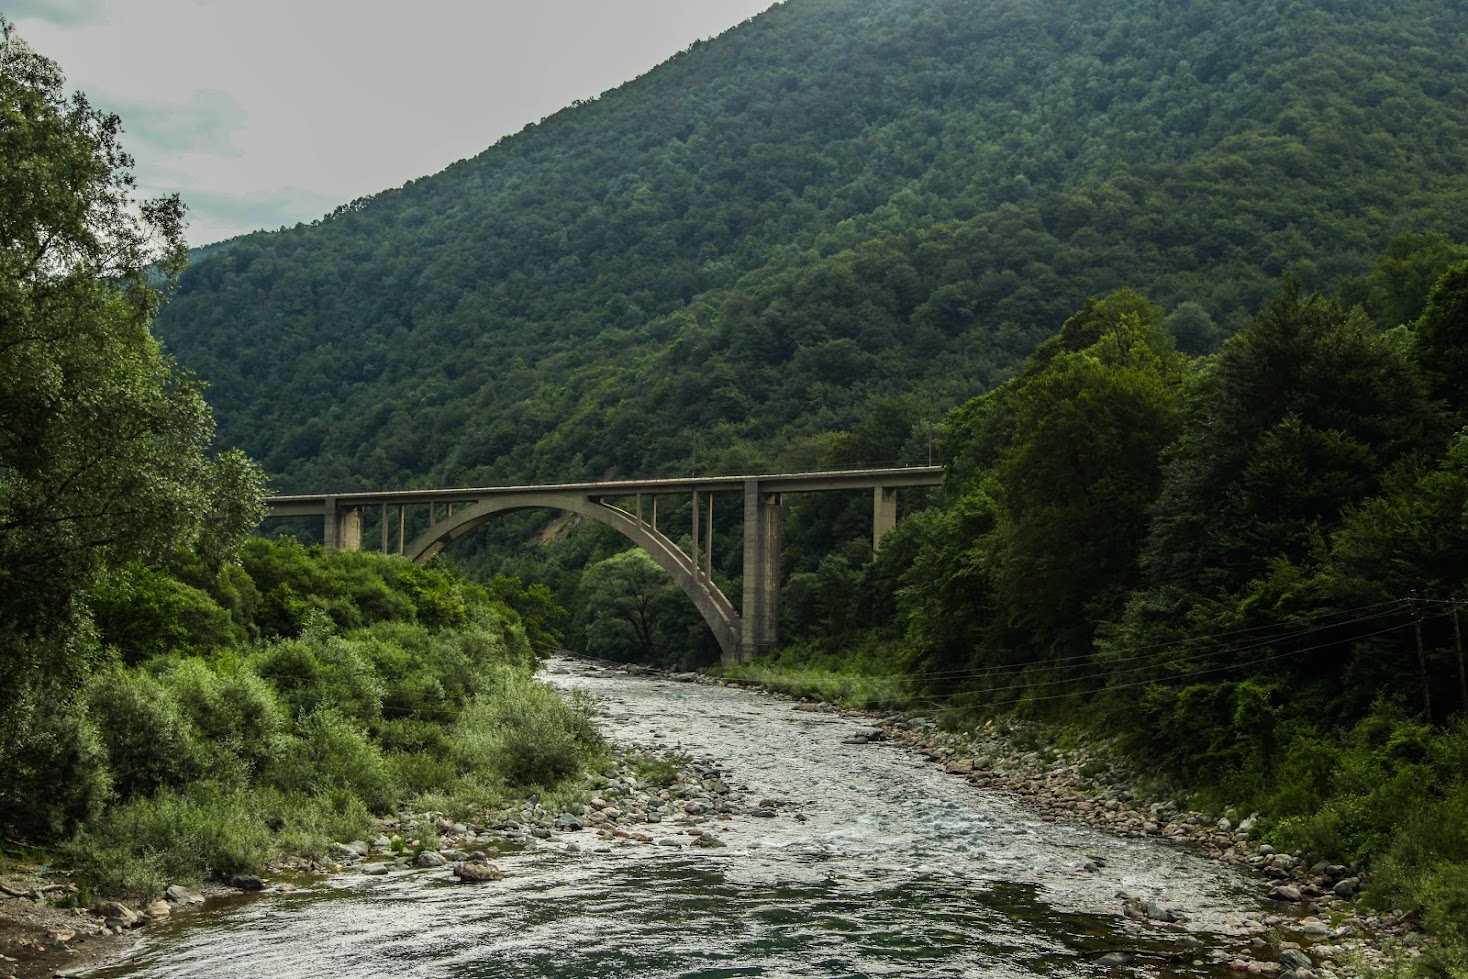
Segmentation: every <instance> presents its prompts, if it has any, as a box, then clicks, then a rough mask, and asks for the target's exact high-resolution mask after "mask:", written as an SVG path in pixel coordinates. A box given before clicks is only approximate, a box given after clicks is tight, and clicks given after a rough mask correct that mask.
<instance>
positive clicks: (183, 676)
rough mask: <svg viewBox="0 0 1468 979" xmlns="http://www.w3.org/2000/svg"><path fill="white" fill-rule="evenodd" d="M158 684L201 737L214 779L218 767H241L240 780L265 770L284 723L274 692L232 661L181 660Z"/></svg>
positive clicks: (284, 715) (284, 713) (258, 678)
mask: <svg viewBox="0 0 1468 979" xmlns="http://www.w3.org/2000/svg"><path fill="white" fill-rule="evenodd" d="M161 680H162V682H163V684H164V685H165V686H167V688H168V689H169V690H170V691H171V692H172V694H173V697H174V699H175V701H176V702H177V703H178V706H179V709H180V710H181V711H182V712H183V713H184V715H185V716H186V717H187V718H188V719H189V721H190V722H191V723H192V724H193V726H194V728H195V729H196V730H197V731H198V732H199V733H200V734H201V735H202V736H203V741H204V744H205V746H206V751H207V752H208V753H209V755H210V763H209V768H210V770H211V772H213V773H214V775H215V778H216V780H217V779H218V776H219V772H220V769H221V767H222V766H229V765H232V764H237V763H242V764H243V766H244V771H243V772H242V773H241V775H242V777H244V776H247V775H248V774H249V773H251V772H256V771H259V770H260V769H261V768H262V767H263V766H264V765H265V763H266V761H267V759H268V758H269V757H270V752H271V746H272V744H273V743H274V741H275V739H276V737H277V736H278V735H279V734H280V733H281V732H283V731H284V730H285V729H286V724H287V719H286V712H285V708H284V707H282V706H281V703H280V700H279V698H278V697H277V695H276V693H275V689H274V688H273V687H271V686H270V685H269V684H268V683H266V682H265V681H264V680H263V679H261V678H260V677H258V676H256V675H255V674H254V673H251V672H249V671H248V670H244V669H241V668H239V666H238V663H237V662H235V661H231V662H226V663H223V664H220V665H219V666H212V665H210V664H207V663H205V662H204V661H203V660H199V659H186V660H181V661H179V662H177V663H175V664H173V666H172V667H171V668H170V669H169V670H168V671H167V672H166V673H164V674H163V676H162V678H161Z"/></svg>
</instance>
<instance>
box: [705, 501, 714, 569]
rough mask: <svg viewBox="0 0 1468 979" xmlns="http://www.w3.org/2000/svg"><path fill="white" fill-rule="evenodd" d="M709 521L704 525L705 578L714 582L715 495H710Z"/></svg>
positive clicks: (707, 508)
mask: <svg viewBox="0 0 1468 979" xmlns="http://www.w3.org/2000/svg"><path fill="white" fill-rule="evenodd" d="M705 509H706V510H707V511H708V514H707V520H708V522H707V523H706V524H704V535H703V576H704V577H705V578H707V579H708V580H709V581H713V580H714V494H713V493H712V492H711V493H709V498H708V506H707V507H705Z"/></svg>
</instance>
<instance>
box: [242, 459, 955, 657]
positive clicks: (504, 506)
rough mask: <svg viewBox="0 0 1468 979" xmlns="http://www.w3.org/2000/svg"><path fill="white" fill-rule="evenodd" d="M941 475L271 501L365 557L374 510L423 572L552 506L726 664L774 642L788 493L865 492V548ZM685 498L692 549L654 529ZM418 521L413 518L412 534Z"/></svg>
mask: <svg viewBox="0 0 1468 979" xmlns="http://www.w3.org/2000/svg"><path fill="white" fill-rule="evenodd" d="M942 478H943V469H942V467H941V466H917V467H912V468H903V469H870V470H852V471H845V472H823V473H792V474H787V475H780V476H705V477H689V478H686V479H684V478H680V479H643V480H613V481H605V482H596V483H562V484H557V485H543V486H478V487H469V488H464V489H436V490H409V491H405V492H380V493H379V492H371V493H332V494H318V495H305V496H273V497H270V498H269V499H267V500H266V503H267V505H268V506H269V512H268V513H267V519H268V518H270V517H320V518H322V519H323V521H324V540H325V543H326V546H327V547H328V548H330V549H339V550H352V551H355V550H361V549H362V544H363V540H362V520H363V514H364V513H365V512H366V511H367V510H368V509H369V508H371V509H375V508H378V507H380V508H381V515H382V519H381V535H382V540H381V547H382V551H383V552H384V553H397V554H401V555H403V556H405V557H407V558H409V559H410V560H412V561H413V562H415V563H417V564H422V563H423V562H425V561H427V560H428V559H429V558H431V557H432V556H433V555H435V554H437V553H438V552H439V551H441V550H443V549H444V548H445V547H447V546H448V545H449V544H451V543H453V542H454V541H455V540H457V539H459V538H460V537H462V536H464V535H465V534H467V533H469V532H470V531H471V530H473V529H474V528H476V527H478V526H480V525H481V524H484V523H487V522H489V521H491V520H494V519H496V518H497V517H502V516H504V515H505V514H508V513H515V512H518V511H521V510H531V509H546V508H548V509H553V510H563V511H567V512H570V513H577V514H580V515H581V516H583V517H586V518H587V519H590V520H595V521H597V522H598V523H602V524H606V525H607V526H609V527H611V528H612V529H614V530H616V531H618V532H619V533H621V534H622V536H624V537H626V538H627V539H628V540H630V541H632V542H633V543H634V544H636V545H637V546H638V547H641V548H642V549H643V550H644V551H646V552H647V553H648V554H649V555H650V556H651V557H652V559H653V560H654V561H656V562H657V563H658V564H659V565H661V566H662V568H663V569H664V570H665V571H667V572H668V574H670V575H672V577H673V580H674V581H675V582H676V583H677V584H678V586H679V587H680V588H682V589H683V591H684V593H685V594H687V595H688V597H689V598H690V599H691V600H692V601H693V604H694V605H695V606H697V608H698V610H699V612H700V613H701V614H702V615H703V618H704V621H705V622H707V623H708V626H709V628H710V629H711V630H713V633H714V637H715V638H716V639H717V640H718V642H719V648H720V649H721V650H722V653H723V660H724V662H726V663H731V662H742V661H746V660H749V659H751V658H753V657H755V656H758V655H760V654H761V653H765V652H768V651H770V650H772V649H774V648H776V647H777V646H778V645H779V625H778V623H779V586H780V524H781V512H782V506H783V498H784V496H785V494H787V493H819V492H831V491H837V490H845V491H850V490H871V492H872V547H873V549H875V548H876V547H877V546H879V545H880V544H881V542H882V536H883V535H884V534H886V533H887V531H889V530H891V529H892V527H894V526H895V525H896V523H897V491H898V490H899V489H908V488H914V487H921V486H937V485H938V484H939V483H940V482H942ZM674 496H678V497H685V498H687V497H690V496H691V498H692V502H693V510H692V528H691V530H692V533H691V535H690V540H691V547H690V551H691V553H690V551H684V550H683V549H682V548H681V547H679V546H678V544H677V543H676V542H675V539H674V538H673V537H670V536H669V535H668V534H667V533H666V532H665V531H664V530H663V529H662V528H661V527H659V526H658V501H659V499H663V498H666V497H674ZM731 496H739V497H741V498H742V500H741V504H742V507H743V514H744V528H743V534H744V595H743V599H742V601H741V607H740V608H738V609H736V608H735V607H734V604H733V603H732V602H730V601H729V599H728V597H726V596H725V595H724V593H723V592H722V591H720V590H719V587H718V586H717V585H716V584H715V583H714V580H713V557H712V551H713V549H712V548H711V547H710V546H709V541H710V540H711V538H712V536H713V526H714V523H713V512H714V501H715V498H716V497H731ZM410 508H426V509H427V512H428V527H427V529H426V530H423V531H422V532H421V533H418V534H417V535H416V536H413V537H409V536H408V519H407V513H408V512H409V509H410ZM418 524H421V520H420V521H418V522H416V523H415V526H416V525H418Z"/></svg>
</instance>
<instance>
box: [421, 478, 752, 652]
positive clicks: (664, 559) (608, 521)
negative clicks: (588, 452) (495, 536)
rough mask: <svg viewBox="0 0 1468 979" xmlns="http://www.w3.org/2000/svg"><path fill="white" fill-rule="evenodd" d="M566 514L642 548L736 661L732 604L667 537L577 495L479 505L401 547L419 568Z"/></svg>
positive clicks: (738, 623)
mask: <svg viewBox="0 0 1468 979" xmlns="http://www.w3.org/2000/svg"><path fill="white" fill-rule="evenodd" d="M544 509H549V510H565V511H568V512H571V513H578V514H580V515H581V516H583V517H586V518H587V519H589V520H595V521H596V522H597V523H601V524H605V525H606V526H608V527H611V528H612V529H613V530H615V531H617V532H618V533H620V534H621V535H622V536H623V537H626V538H627V539H628V540H630V541H632V543H634V544H636V545H637V546H638V547H640V548H642V549H643V550H644V551H646V552H647V553H648V555H649V556H651V557H652V559H653V560H654V561H656V562H657V563H658V565H659V566H660V567H661V568H662V569H663V570H664V571H666V572H668V574H669V575H671V576H672V578H673V581H674V583H676V584H677V585H678V587H679V588H681V589H682V590H683V593H684V594H686V595H687V596H688V597H689V598H690V599H692V600H693V604H694V606H695V607H697V609H698V611H699V613H700V614H701V615H702V616H703V620H704V621H705V622H706V623H708V627H709V629H710V630H712V631H713V634H714V638H715V639H717V640H718V643H719V649H720V650H721V651H722V652H723V654H724V656H725V658H726V659H734V658H737V656H738V653H739V645H740V639H741V636H742V633H743V621H742V619H741V618H740V615H739V613H738V612H737V611H735V609H734V604H733V603H732V602H730V601H729V599H728V598H727V597H726V596H725V595H724V593H723V592H722V591H720V590H719V587H718V586H717V585H715V584H714V583H713V581H711V580H710V579H709V577H708V576H707V575H705V574H703V573H702V572H701V571H700V570H699V569H698V567H697V566H696V565H695V564H694V562H693V560H692V559H691V558H690V557H689V556H688V555H687V554H685V553H684V552H683V550H682V549H681V548H679V547H678V545H677V544H675V543H674V542H673V541H672V540H671V539H670V538H668V537H667V536H666V535H664V534H663V533H662V532H661V531H659V530H658V529H657V528H656V527H654V526H652V525H651V524H648V523H646V522H644V521H643V520H641V519H639V518H638V517H635V516H633V515H632V514H630V513H628V512H627V511H626V510H622V509H620V508H618V507H614V506H611V505H609V504H606V503H602V502H599V501H598V500H595V499H591V498H588V497H587V496H586V495H585V494H581V493H556V492H547V493H530V494H518V495H515V496H503V497H499V498H494V497H491V498H489V499H484V500H480V501H479V502H477V503H474V504H472V505H470V506H466V507H464V508H463V509H461V510H456V511H455V512H454V513H453V514H452V515H451V516H449V517H448V518H447V519H445V520H442V521H439V522H438V523H436V524H434V525H433V526H431V527H429V528H428V530H426V531H424V532H423V533H422V534H420V535H418V537H416V538H414V539H413V541H412V542H411V543H409V544H408V545H407V546H406V547H404V548H403V554H404V556H405V557H407V558H408V559H409V560H411V561H412V562H413V563H414V564H422V563H424V562H425V561H427V560H428V559H429V558H431V557H433V556H434V555H435V554H437V553H438V552H440V551H442V550H443V549H444V548H445V547H447V546H448V545H449V544H451V543H453V542H454V541H455V540H457V539H459V538H460V537H462V536H464V535H465V534H467V533H469V532H470V531H471V530H473V529H475V528H476V527H479V526H480V525H482V524H485V523H488V522H489V521H491V520H494V519H497V518H499V517H502V516H505V515H506V514H509V513H516V512H518V511H520V510H544Z"/></svg>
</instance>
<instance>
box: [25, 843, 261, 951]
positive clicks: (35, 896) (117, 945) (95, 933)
mask: <svg viewBox="0 0 1468 979" xmlns="http://www.w3.org/2000/svg"><path fill="white" fill-rule="evenodd" d="M257 879H258V878H257ZM233 892H235V889H234V888H233V887H230V886H229V885H228V884H226V883H224V882H211V883H210V884H208V885H205V886H204V887H203V888H200V889H194V888H185V887H179V886H174V887H170V888H168V891H167V893H166V894H165V895H164V896H163V897H162V898H160V899H158V900H157V901H153V902H151V903H149V904H147V905H146V906H129V905H127V904H124V903H122V902H120V901H97V902H94V903H93V904H91V905H90V906H80V905H77V904H76V901H77V895H78V888H77V886H76V885H75V884H74V883H72V882H71V880H70V874H69V872H67V871H65V870H58V869H53V868H51V867H49V866H45V865H41V864H35V863H23V862H20V861H14V862H11V863H10V864H9V865H7V868H6V870H5V872H4V873H3V874H0V979H51V977H53V976H74V975H80V974H82V973H83V972H85V971H87V970H88V969H91V968H93V967H95V966H96V965H98V964H100V963H102V962H105V961H107V960H109V959H114V958H117V957H118V956H120V955H122V954H124V953H125V952H126V950H127V948H128V944H129V943H128V940H127V937H126V936H127V935H129V933H131V932H132V931H133V930H134V929H136V928H141V927H142V926H144V925H147V924H150V923H152V922H155V921H161V920H164V919H166V918H169V917H171V916H172V915H173V914H174V913H176V912H178V911H181V910H183V909H185V908H190V907H196V906H199V905H202V904H203V903H204V902H205V901H206V900H207V898H206V893H208V894H221V893H233Z"/></svg>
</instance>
